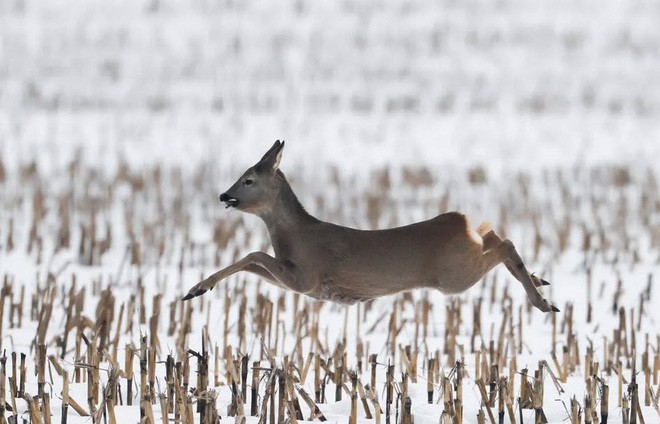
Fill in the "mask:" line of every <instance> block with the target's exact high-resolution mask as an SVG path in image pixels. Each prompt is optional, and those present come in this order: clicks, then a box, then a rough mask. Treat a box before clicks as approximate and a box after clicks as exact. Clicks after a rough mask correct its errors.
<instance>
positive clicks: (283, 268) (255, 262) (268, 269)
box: [181, 252, 302, 300]
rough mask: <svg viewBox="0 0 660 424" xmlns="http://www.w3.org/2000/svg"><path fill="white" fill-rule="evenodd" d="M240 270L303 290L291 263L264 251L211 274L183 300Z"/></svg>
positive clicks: (285, 286)
mask: <svg viewBox="0 0 660 424" xmlns="http://www.w3.org/2000/svg"><path fill="white" fill-rule="evenodd" d="M239 271H249V272H252V273H255V274H257V275H259V276H261V277H264V278H265V279H266V280H268V281H270V282H272V283H274V284H275V285H277V286H280V287H282V288H288V289H291V290H294V291H299V292H300V291H302V287H301V285H300V284H299V279H298V278H297V276H296V273H295V271H294V270H293V269H292V267H291V266H290V265H287V264H285V263H283V262H281V261H278V260H277V259H275V258H273V257H272V256H269V255H267V254H265V253H263V252H252V253H250V254H248V255H247V256H245V257H244V258H242V259H240V260H238V261H237V262H235V263H233V264H231V265H229V266H228V267H226V268H223V269H221V270H220V271H218V272H216V273H213V274H211V275H210V276H208V277H207V278H206V279H205V280H204V281H202V282H200V283H198V284H196V285H194V286H193V287H192V288H191V289H190V290H189V291H188V294H186V295H185V296H184V297H183V299H181V300H188V299H192V298H193V297H197V296H201V295H203V294H204V293H206V292H207V291H209V290H212V289H213V287H215V285H216V284H217V283H218V282H219V281H220V280H223V279H225V278H227V277H229V276H230V275H233V274H235V273H237V272H239Z"/></svg>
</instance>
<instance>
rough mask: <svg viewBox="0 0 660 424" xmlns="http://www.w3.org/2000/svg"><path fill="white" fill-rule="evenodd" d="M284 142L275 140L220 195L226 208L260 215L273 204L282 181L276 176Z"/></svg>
mask: <svg viewBox="0 0 660 424" xmlns="http://www.w3.org/2000/svg"><path fill="white" fill-rule="evenodd" d="M283 149H284V141H279V140H277V141H276V142H275V144H273V147H271V148H270V149H269V150H268V151H267V152H266V154H265V155H264V156H263V157H262V158H261V160H260V161H259V162H257V163H256V165H254V166H252V167H250V168H248V169H247V171H245V172H244V173H243V175H241V177H240V178H239V179H238V181H236V182H235V183H234V185H232V186H231V187H230V188H229V190H227V191H226V192H224V193H222V194H221V195H220V201H221V202H223V203H225V204H226V205H227V207H233V208H236V209H238V210H241V211H243V212H248V213H252V214H255V215H261V214H262V213H264V212H266V211H268V210H270V209H271V208H272V207H273V205H274V204H275V200H276V199H277V195H278V192H279V190H280V187H281V186H282V184H283V182H284V180H283V179H282V178H280V177H279V176H278V172H277V171H278V167H279V165H280V160H281V159H282V150H283Z"/></svg>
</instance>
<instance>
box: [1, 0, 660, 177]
mask: <svg viewBox="0 0 660 424" xmlns="http://www.w3.org/2000/svg"><path fill="white" fill-rule="evenodd" d="M659 22H660V3H658V2H655V1H644V0H640V1H626V2H622V1H607V2H602V1H599V0H584V1H553V2H547V1H542V0H532V1H530V0H501V1H456V0H444V1H432V2H431V1H418V0H399V1H387V2H383V1H353V0H343V1H331V2H322V1H315V2H312V1H302V0H296V1H271V0H267V1H264V0H262V1H246V0H240V1H231V0H189V1H178V0H177V1H165V0H146V1H139V0H113V1H106V0H85V1H83V2H80V1H71V0H52V1H47V2H44V1H41V0H3V1H2V2H0V152H1V153H2V157H3V158H4V159H3V160H4V162H5V166H6V167H12V166H13V164H16V163H18V162H20V161H28V160H31V159H36V160H37V161H38V162H39V165H40V166H42V167H50V166H53V165H56V166H59V165H62V164H64V163H66V162H67V161H68V160H70V157H71V155H72V154H73V153H72V152H73V151H75V150H76V148H78V147H83V148H84V149H83V154H84V155H85V157H86V159H87V160H89V161H91V162H99V163H104V164H105V165H108V166H112V165H113V164H116V163H117V158H118V157H124V158H125V159H126V160H127V161H128V162H130V163H132V164H136V165H140V164H142V163H145V162H147V163H148V162H155V161H162V162H164V163H173V164H178V165H182V166H184V167H185V166H196V165H197V164H199V163H200V162H203V161H210V162H212V163H213V164H214V165H217V166H218V167H219V168H227V167H242V166H245V165H249V164H252V163H253V162H255V161H256V160H257V159H258V158H259V157H260V156H261V154H262V153H263V152H264V151H265V150H266V149H267V148H268V147H269V146H270V145H271V144H272V142H273V141H274V140H275V139H285V140H286V141H287V152H286V154H285V162H284V164H286V166H289V167H302V168H315V167H317V166H320V165H324V164H341V165H342V168H343V169H344V171H345V172H348V173H352V172H355V173H359V172H360V171H361V170H363V169H365V168H373V167H381V166H384V165H387V164H389V165H392V166H397V165H407V164H416V165H420V164H421V165H425V166H429V167H445V166H449V167H464V166H473V165H483V166H485V167H487V168H490V169H493V170H495V171H496V170H507V169H510V168H529V169H536V168H538V167H555V166H574V165H578V166H580V165H582V164H586V165H589V164H594V163H611V162H614V163H620V162H623V163H634V162H635V161H639V162H643V163H644V164H645V165H649V164H650V165H652V164H653V160H654V158H655V160H657V158H658V157H660V125H659V124H658V123H659V122H660V25H658V23H659Z"/></svg>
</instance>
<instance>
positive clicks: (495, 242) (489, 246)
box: [479, 229, 550, 287]
mask: <svg viewBox="0 0 660 424" xmlns="http://www.w3.org/2000/svg"><path fill="white" fill-rule="evenodd" d="M479 235H481V238H482V240H483V246H484V247H483V251H484V259H486V263H491V266H490V268H488V269H487V270H486V272H488V271H490V270H491V269H492V268H493V267H495V266H496V265H497V264H499V263H500V262H503V263H504V266H505V267H506V269H508V270H509V272H510V273H511V275H513V276H514V277H516V271H515V269H514V268H513V266H512V265H511V263H510V262H509V261H507V260H505V259H506V258H502V259H501V261H500V262H495V263H492V262H493V261H494V260H495V259H496V258H498V257H500V256H501V255H499V254H492V255H489V256H490V258H491V259H490V260H488V256H486V255H487V254H488V253H490V252H491V251H493V249H496V248H498V247H499V245H500V244H501V243H502V239H501V238H500V237H499V236H498V235H497V234H495V231H493V230H490V229H489V231H488V232H487V233H486V234H479ZM529 277H530V278H531V279H532V282H533V283H534V286H536V287H541V286H549V285H550V283H548V282H547V281H545V280H544V279H542V278H539V277H537V276H536V275H534V273H531V274H529ZM516 279H518V281H520V279H519V278H518V277H516ZM520 282H521V283H522V281H520Z"/></svg>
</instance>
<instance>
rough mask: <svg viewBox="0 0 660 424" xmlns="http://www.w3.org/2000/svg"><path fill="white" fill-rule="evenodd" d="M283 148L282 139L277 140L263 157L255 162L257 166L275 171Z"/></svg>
mask: <svg viewBox="0 0 660 424" xmlns="http://www.w3.org/2000/svg"><path fill="white" fill-rule="evenodd" d="M283 150H284V141H279V140H277V141H276V142H275V144H273V147H271V148H270V149H269V150H268V151H267V152H266V154H265V155H264V157H262V158H261V160H260V161H259V163H258V164H257V165H258V166H259V168H261V169H264V170H268V171H271V172H275V171H277V168H279V166H280V161H281V160H282V151H283Z"/></svg>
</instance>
